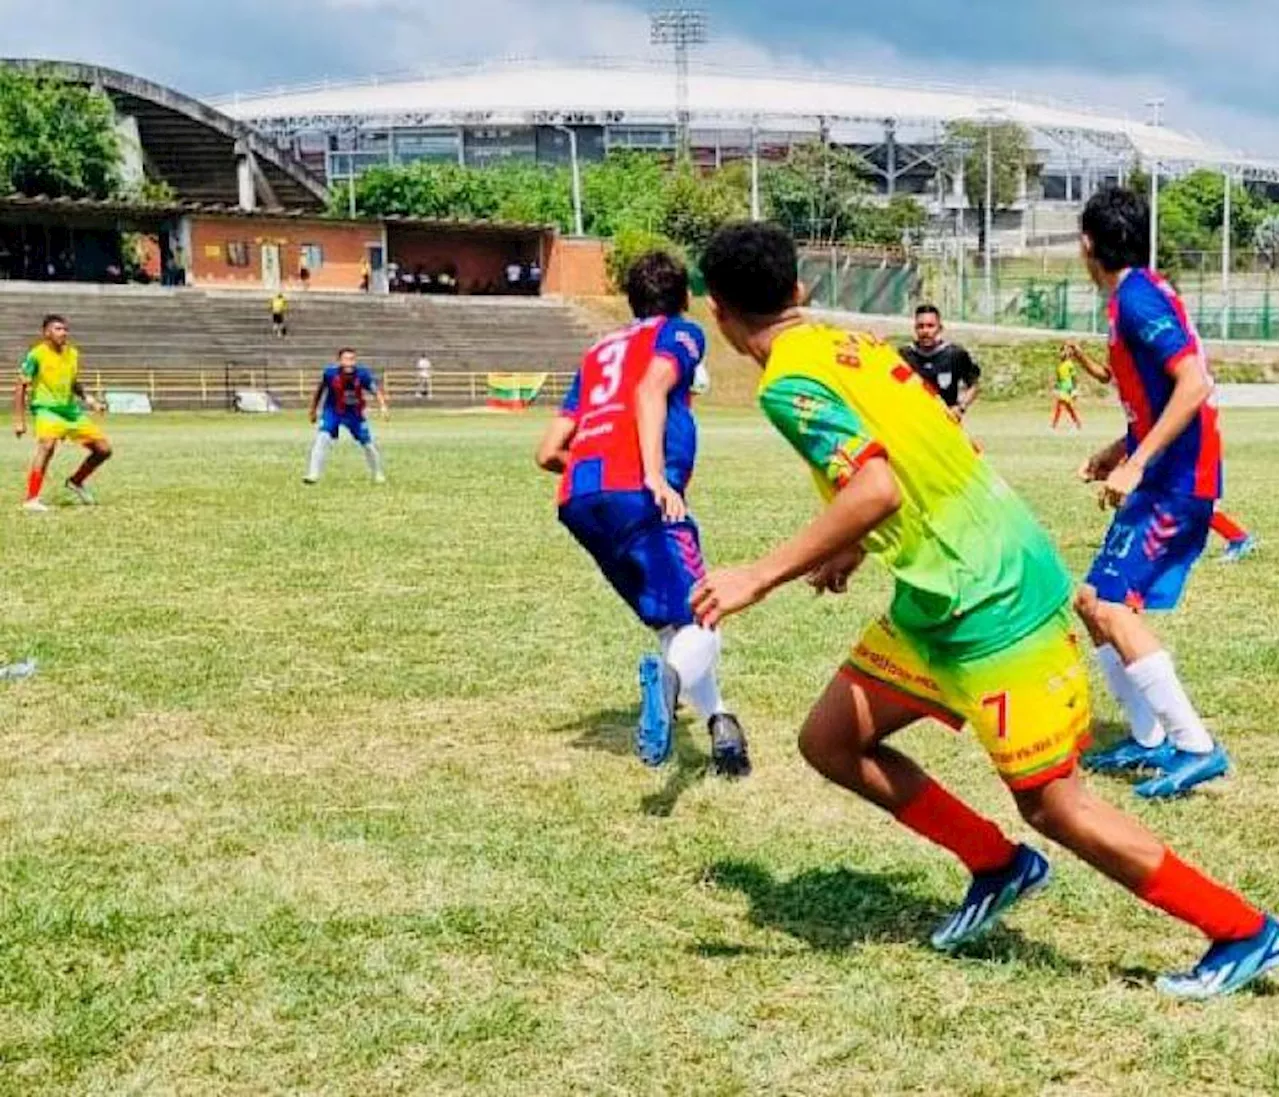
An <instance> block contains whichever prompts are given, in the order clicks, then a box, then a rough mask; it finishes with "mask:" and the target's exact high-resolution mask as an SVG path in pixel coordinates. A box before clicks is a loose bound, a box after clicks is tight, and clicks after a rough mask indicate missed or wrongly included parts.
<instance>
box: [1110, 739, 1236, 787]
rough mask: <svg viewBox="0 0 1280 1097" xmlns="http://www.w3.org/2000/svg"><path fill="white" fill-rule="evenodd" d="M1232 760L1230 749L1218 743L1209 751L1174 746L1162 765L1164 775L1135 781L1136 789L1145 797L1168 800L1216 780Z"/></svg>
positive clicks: (1225, 770) (1161, 773)
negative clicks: (1195, 752) (1188, 749)
mask: <svg viewBox="0 0 1280 1097" xmlns="http://www.w3.org/2000/svg"><path fill="white" fill-rule="evenodd" d="M1229 767H1230V762H1229V761H1228V759H1227V752H1226V751H1225V750H1223V749H1222V746H1221V745H1220V744H1218V743H1214V745H1213V750H1211V751H1209V753H1208V754H1192V753H1191V752H1190V751H1187V750H1173V751H1170V752H1169V758H1168V759H1167V760H1166V761H1165V762H1164V763H1163V764H1162V765H1161V766H1160V770H1161V772H1160V776H1158V777H1152V778H1151V779H1150V780H1147V781H1143V782H1142V783H1141V784H1139V785H1135V786H1134V788H1133V791H1134V792H1136V793H1137V794H1138V795H1139V796H1141V797H1142V798H1143V799H1144V800H1164V799H1167V798H1168V797H1170V796H1181V795H1182V794H1183V793H1186V792H1190V791H1191V790H1192V789H1193V788H1195V787H1196V785H1202V784H1204V783H1205V782H1206V781H1212V780H1213V779H1214V778H1215V777H1221V776H1222V775H1223V774H1224V773H1226V772H1227V769H1228V768H1229Z"/></svg>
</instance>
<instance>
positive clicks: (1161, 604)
mask: <svg viewBox="0 0 1280 1097" xmlns="http://www.w3.org/2000/svg"><path fill="white" fill-rule="evenodd" d="M1210 511H1211V505H1210V504H1208V503H1207V502H1205V501H1203V500H1194V499H1183V500H1174V499H1169V498H1162V497H1157V496H1154V495H1151V494H1149V493H1145V492H1137V493H1135V494H1134V495H1133V496H1131V497H1130V498H1129V500H1128V501H1126V503H1125V504H1124V506H1122V507H1121V509H1120V510H1119V511H1118V512H1117V513H1116V516H1115V519H1114V520H1113V522H1112V525H1111V529H1110V530H1108V532H1107V538H1106V542H1105V543H1104V545H1103V548H1102V551H1101V552H1100V553H1099V554H1098V557H1097V559H1096V560H1095V561H1094V563H1093V566H1092V567H1091V568H1090V570H1089V574H1088V576H1087V577H1086V579H1085V582H1084V584H1083V585H1082V586H1081V588H1080V591H1079V593H1078V594H1077V597H1076V602H1075V606H1076V612H1077V613H1078V614H1079V616H1080V619H1081V620H1082V621H1083V622H1084V624H1085V626H1086V628H1087V629H1088V630H1089V635H1090V636H1091V637H1092V638H1093V641H1094V643H1095V645H1097V648H1098V660H1099V663H1100V664H1101V667H1102V671H1103V675H1104V677H1105V679H1106V681H1107V685H1108V687H1109V688H1110V689H1111V692H1112V693H1113V694H1114V695H1115V697H1116V699H1117V701H1119V703H1120V705H1121V706H1122V708H1123V709H1124V710H1125V715H1126V716H1127V718H1128V721H1129V726H1130V733H1131V738H1130V740H1126V741H1122V742H1120V743H1118V744H1116V745H1115V746H1113V747H1111V748H1108V749H1107V750H1104V751H1100V752H1098V753H1096V754H1093V755H1090V756H1089V757H1088V758H1087V759H1086V765H1087V766H1088V767H1089V768H1091V769H1096V770H1100V771H1110V770H1120V769H1135V768H1151V769H1157V770H1160V771H1161V773H1162V776H1160V777H1157V778H1154V779H1152V780H1151V781H1147V782H1144V783H1143V784H1141V785H1139V786H1138V787H1137V790H1136V791H1137V792H1138V793H1139V795H1143V796H1169V795H1174V794H1176V793H1179V792H1185V791H1188V790H1189V789H1191V788H1193V787H1194V786H1195V785H1197V784H1200V783H1202V782H1204V781H1207V780H1210V779H1212V778H1214V777H1219V776H1221V775H1222V774H1223V773H1225V772H1226V769H1227V756H1226V752H1225V751H1223V750H1222V748H1221V747H1220V746H1218V745H1217V744H1215V743H1214V741H1213V737H1212V736H1211V735H1210V734H1209V732H1208V731H1207V730H1206V729H1205V726H1204V724H1203V722H1202V721H1201V720H1200V717H1199V715H1198V714H1197V712H1196V710H1195V708H1194V706H1193V705H1192V704H1191V701H1190V699H1189V698H1188V697H1187V693H1186V690H1185V689H1184V688H1183V686H1182V683H1181V682H1180V681H1179V679H1178V675H1177V672H1176V671H1175V669H1174V666H1173V659H1172V657H1171V656H1170V655H1169V653H1168V652H1167V651H1165V650H1164V649H1163V647H1162V646H1161V644H1160V641H1159V639H1158V638H1157V637H1156V635H1155V633H1154V632H1153V631H1152V630H1151V629H1150V627H1149V626H1148V625H1147V623H1146V621H1145V620H1144V618H1143V616H1142V615H1141V613H1140V612H1139V611H1140V610H1142V609H1143V608H1144V607H1145V608H1150V609H1153V610H1162V609H1172V608H1173V606H1175V605H1176V604H1177V602H1178V599H1179V597H1180V596H1181V592H1182V588H1183V586H1184V585H1185V583H1186V578H1187V575H1188V573H1189V571H1190V568H1191V566H1192V564H1193V563H1194V562H1195V560H1196V559H1197V558H1198V557H1199V555H1200V552H1201V551H1202V550H1203V548H1204V542H1205V538H1206V537H1207V535H1208V521H1209V517H1210Z"/></svg>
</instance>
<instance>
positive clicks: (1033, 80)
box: [0, 0, 1280, 158]
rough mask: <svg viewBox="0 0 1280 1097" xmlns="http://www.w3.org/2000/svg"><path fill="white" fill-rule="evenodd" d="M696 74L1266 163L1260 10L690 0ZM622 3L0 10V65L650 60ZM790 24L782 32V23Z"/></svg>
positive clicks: (221, 80) (297, 73)
mask: <svg viewBox="0 0 1280 1097" xmlns="http://www.w3.org/2000/svg"><path fill="white" fill-rule="evenodd" d="M701 6H702V7H703V9H704V10H706V11H707V13H708V17H709V21H710V28H711V41H710V42H709V43H708V45H707V46H706V47H704V48H702V49H701V50H700V51H699V54H700V57H701V58H702V59H704V60H705V61H706V62H707V63H711V64H726V65H748V66H751V67H756V68H759V67H769V66H781V67H785V68H787V69H797V68H802V69H805V70H809V71H814V72H832V73H837V74H841V75H843V76H845V77H847V78H853V79H874V78H876V77H892V78H893V79H895V80H899V81H903V80H907V81H910V80H920V81H924V82H931V83H943V84H965V85H980V86H984V87H991V88H998V89H1001V90H1011V91H1016V92H1019V93H1022V94H1026V95H1038V96H1044V97H1049V98H1057V99H1062V100H1064V101H1069V102H1074V103H1081V104H1085V105H1089V106H1093V107H1098V108H1104V109H1106V108H1110V109H1114V110H1116V111H1118V112H1123V113H1127V114H1129V115H1130V116H1132V117H1135V118H1141V117H1146V115H1147V108H1146V106H1145V105H1144V104H1145V102H1146V101H1147V100H1149V99H1151V98H1152V97H1160V98H1163V99H1164V100H1165V106H1164V121H1165V124H1166V125H1170V126H1173V127H1176V128H1178V129H1183V130H1189V131H1191V132H1194V133H1198V134H1200V135H1201V136H1203V137H1206V138H1210V139H1213V140H1216V141H1219V142H1221V143H1224V144H1228V145H1232V146H1234V147H1237V148H1240V149H1243V150H1245V151H1248V152H1252V153H1255V154H1260V155H1265V156H1267V157H1273V158H1274V157H1276V156H1277V153H1278V152H1280V136H1278V131H1280V120H1278V119H1280V102H1278V98H1277V87H1278V84H1280V80H1278V70H1280V66H1278V64H1277V57H1278V50H1277V38H1278V36H1280V5H1277V3H1276V0H1216V2H1215V0H1052V2H1047V0H883V2H881V3H876V4H867V3H864V2H861V0H808V2H807V3H805V4H802V5H791V4H780V3H778V2H777V0H703V2H702V4H701ZM650 8H651V5H648V4H629V3H625V2H621V0H465V2H461V3H460V2H458V0H271V2H268V3H264V2H262V0H215V2H212V3H210V2H208V0H129V2H127V3H126V2H121V0H116V2H110V0H108V2H104V0H41V2H40V3H39V4H32V3H31V2H30V0H0V28H3V29H0V56H11V57H56V58H60V59H69V60H78V61H91V62H96V63H98V64H103V65H109V66H112V67H114V68H120V69H124V70H126V71H129V72H135V73H138V74H140V75H143V76H147V77H149V78H151V79H153V80H156V81H158V82H160V83H165V84H170V85H172V86H174V87H177V88H180V89H181V90H183V91H186V92H189V93H191V94H193V95H197V96H212V95H217V94H222V93H228V92H232V91H253V90H259V89H263V88H268V87H274V86H278V85H282V84H284V85H287V84H298V83H308V82H311V81H316V80H322V79H326V78H328V79H337V78H349V77H357V76H368V75H372V74H375V73H379V74H381V73H392V72H398V71H402V70H414V71H422V70H423V69H429V68H430V67H431V66H432V65H440V64H451V63H458V62H472V61H482V60H485V59H486V58H493V57H501V56H521V57H536V58H539V59H544V60H557V59H572V58H581V57H590V56H612V57H637V56H640V57H643V56H652V53H651V49H652V48H651V47H650V46H649V44H648V11H649V10H650ZM796 10H799V11H800V12H801V14H800V15H799V16H798V17H791V16H790V15H789V14H788V13H789V12H793V11H796Z"/></svg>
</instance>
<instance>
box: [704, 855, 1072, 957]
mask: <svg viewBox="0 0 1280 1097" xmlns="http://www.w3.org/2000/svg"><path fill="white" fill-rule="evenodd" d="M703 879H704V880H705V881H706V882H708V883H710V884H712V885H713V886H715V887H719V888H725V889H727V890H731V891H740V892H742V894H743V895H745V896H746V897H747V899H748V900H749V902H750V904H751V907H750V910H749V911H748V912H747V917H748V918H749V919H750V921H751V923H752V925H756V926H761V927H765V928H769V929H777V930H781V931H782V932H783V933H788V934H790V935H791V936H792V937H795V938H797V939H798V940H801V941H803V942H805V944H807V945H808V946H809V947H810V948H813V949H818V950H821V951H841V950H844V949H849V948H854V947H856V946H858V945H863V944H868V943H872V942H881V941H919V942H921V943H922V944H926V946H927V942H928V939H929V934H930V933H931V932H932V931H933V930H934V929H936V928H937V926H938V924H939V923H940V922H941V921H942V920H943V918H944V917H946V916H947V915H948V914H949V913H951V910H952V909H953V908H952V907H950V906H948V905H946V904H944V903H943V902H942V901H941V900H939V899H934V898H925V897H923V896H921V895H919V894H918V893H917V892H916V891H915V890H914V889H913V888H912V887H911V886H910V885H911V884H912V883H913V881H915V880H916V879H918V877H917V876H914V875H911V874H909V873H905V872H892V873H867V872H858V871H857V870H856V869H850V868H837V869H809V870H807V871H805V872H802V873H800V874H799V875H798V876H793V877H792V878H791V879H790V880H777V879H775V878H774V877H773V876H772V875H770V873H769V872H768V871H767V870H766V869H764V868H763V867H761V866H760V865H759V864H755V863H752V862H747V861H718V862H716V863H715V864H713V865H711V866H709V867H708V868H707V870H706V872H705V873H704V875H703ZM956 899H957V900H958V899H959V895H957V896H956ZM693 950H694V951H695V952H697V953H698V954H699V955H702V956H709V957H726V956H733V955H738V954H742V953H749V952H752V951H754V950H752V949H750V948H749V947H745V946H739V947H735V946H733V945H731V944H726V943H725V942H715V941H700V942H698V943H697V944H696V945H694V946H693ZM957 955H958V956H962V957H968V958H973V959H985V960H998V961H1006V962H1007V961H1017V962H1019V963H1025V964H1030V965H1033V966H1037V967H1053V968H1056V969H1058V970H1078V969H1079V967H1080V965H1079V964H1077V963H1074V962H1073V961H1071V960H1068V959H1065V958H1064V957H1062V956H1061V955H1060V954H1059V953H1058V952H1057V951H1056V950H1055V949H1053V948H1051V947H1050V946H1048V945H1045V944H1041V943H1039V942H1037V941H1030V940H1028V939H1027V938H1026V937H1024V936H1023V935H1022V934H1021V933H1019V932H1018V931H1017V930H1014V929H1010V928H1008V927H1006V926H1003V925H1000V926H996V928H995V929H993V930H992V931H991V932H990V933H989V934H987V935H986V936H985V937H983V938H981V939H980V940H978V941H975V942H973V943H972V944H971V945H968V946H966V947H965V948H963V949H961V950H959V951H958V953H957Z"/></svg>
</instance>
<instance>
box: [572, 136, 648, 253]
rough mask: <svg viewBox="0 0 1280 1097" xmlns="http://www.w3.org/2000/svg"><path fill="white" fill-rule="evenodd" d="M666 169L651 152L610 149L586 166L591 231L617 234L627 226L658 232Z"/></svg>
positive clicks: (585, 189)
mask: <svg viewBox="0 0 1280 1097" xmlns="http://www.w3.org/2000/svg"><path fill="white" fill-rule="evenodd" d="M665 174H666V169H665V168H664V167H663V164H662V162H661V161H660V160H659V159H658V158H657V157H656V156H653V155H651V154H649V153H644V152H637V151H632V150H617V151H612V152H610V153H609V154H608V155H607V156H606V157H605V158H604V159H603V160H602V161H600V162H599V163H595V164H587V165H585V166H584V167H583V169H582V206H583V219H584V221H585V228H586V231H587V233H588V234H589V235H592V236H603V237H606V238H607V237H613V236H617V235H618V233H619V232H621V231H622V230H623V229H626V228H633V229H644V230H646V231H648V232H657V231H658V229H659V227H660V225H661V223H662V216H663V184H664V181H665Z"/></svg>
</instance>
